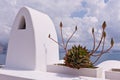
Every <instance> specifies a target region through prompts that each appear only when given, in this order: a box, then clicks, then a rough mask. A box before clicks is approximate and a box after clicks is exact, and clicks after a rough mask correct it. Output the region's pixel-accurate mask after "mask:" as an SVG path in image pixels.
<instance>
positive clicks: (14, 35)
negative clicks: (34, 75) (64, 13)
mask: <svg viewBox="0 0 120 80" xmlns="http://www.w3.org/2000/svg"><path fill="white" fill-rule="evenodd" d="M49 34H51V35H52V37H53V38H54V39H55V40H56V41H57V34H56V30H55V27H54V24H53V22H52V20H51V19H50V18H49V17H48V16H47V15H45V14H43V13H41V12H38V11H36V10H33V9H31V8H28V7H23V8H21V9H20V11H19V12H18V14H17V16H16V19H15V21H14V24H13V27H12V31H11V34H10V40H9V44H8V53H7V60H6V68H9V69H21V70H41V71H46V65H47V64H53V63H56V62H57V61H58V60H59V52H58V49H59V48H58V45H57V44H56V43H54V42H53V41H51V40H50V39H49V38H48V35H49Z"/></svg>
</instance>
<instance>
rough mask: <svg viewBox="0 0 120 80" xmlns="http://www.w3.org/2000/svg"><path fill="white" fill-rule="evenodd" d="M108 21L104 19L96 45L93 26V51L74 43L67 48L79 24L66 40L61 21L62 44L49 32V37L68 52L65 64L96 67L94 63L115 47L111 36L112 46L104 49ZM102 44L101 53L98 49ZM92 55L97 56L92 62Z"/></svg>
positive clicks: (74, 66) (73, 66)
mask: <svg viewBox="0 0 120 80" xmlns="http://www.w3.org/2000/svg"><path fill="white" fill-rule="evenodd" d="M106 26H107V25H106V22H105V21H104V22H103V24H102V34H101V37H100V41H98V44H97V45H96V38H95V32H94V28H92V36H93V48H92V49H91V51H88V49H86V47H82V46H81V45H78V46H76V45H74V46H72V48H71V49H67V46H68V43H69V41H70V39H71V38H72V37H73V35H74V34H75V32H76V31H77V26H75V30H74V31H73V33H72V34H71V36H70V37H69V38H68V40H67V41H66V43H65V41H64V38H63V33H62V28H63V24H62V22H60V31H61V39H62V44H60V43H59V42H57V41H55V40H54V39H53V38H52V37H51V36H50V34H49V36H48V37H49V38H50V39H51V40H53V41H54V42H56V43H57V44H58V45H59V46H61V47H62V48H63V49H64V50H65V52H66V54H65V57H64V64H63V65H65V66H68V67H71V68H76V69H80V68H94V64H95V63H96V62H97V61H98V60H99V59H100V57H101V56H102V55H103V54H105V53H107V52H108V51H110V49H111V48H112V47H113V45H114V40H113V38H111V42H110V47H109V48H107V49H104V46H105V39H106V32H105V29H106ZM101 45H102V48H101V49H102V50H101V51H100V53H97V54H96V52H97V50H98V49H99V48H100V46H101ZM91 57H96V59H95V60H94V61H93V62H92V61H91V60H90V58H91Z"/></svg>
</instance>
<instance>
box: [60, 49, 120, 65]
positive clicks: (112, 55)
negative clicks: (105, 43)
mask: <svg viewBox="0 0 120 80" xmlns="http://www.w3.org/2000/svg"><path fill="white" fill-rule="evenodd" d="M59 55H60V59H63V58H64V56H65V51H64V50H62V49H61V50H60V54H59ZM91 60H92V61H94V60H95V58H94V57H92V58H91ZM107 60H118V61H120V51H119V50H115V51H111V52H109V53H105V54H104V55H102V56H101V58H100V59H99V60H98V62H97V63H96V65H97V64H99V63H101V62H103V61H107Z"/></svg>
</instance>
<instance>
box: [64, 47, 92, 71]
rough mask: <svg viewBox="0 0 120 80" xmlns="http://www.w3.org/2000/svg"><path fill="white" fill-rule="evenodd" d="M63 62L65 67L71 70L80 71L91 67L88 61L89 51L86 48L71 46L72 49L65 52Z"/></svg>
mask: <svg viewBox="0 0 120 80" xmlns="http://www.w3.org/2000/svg"><path fill="white" fill-rule="evenodd" d="M64 60H65V62H64V63H65V66H68V67H71V68H77V69H80V68H84V67H86V68H89V67H93V65H92V62H91V61H90V56H89V51H88V50H87V49H86V47H82V46H80V45H78V46H76V45H74V46H72V48H71V49H69V50H68V51H67V53H66V55H65V57H64Z"/></svg>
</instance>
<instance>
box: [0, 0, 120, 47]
mask: <svg viewBox="0 0 120 80" xmlns="http://www.w3.org/2000/svg"><path fill="white" fill-rule="evenodd" d="M119 4H120V1H119V0H117V1H115V0H105V1H104V0H92V1H91V0H69V1H68V0H11V1H9V0H0V28H1V29H0V35H2V34H5V35H4V36H6V38H4V37H3V36H1V38H0V41H1V40H2V39H3V38H4V39H8V38H7V37H8V36H9V35H8V34H9V31H10V28H11V26H12V23H13V21H14V18H15V15H16V14H17V12H18V10H19V9H20V8H21V7H22V6H29V7H32V8H34V9H37V10H39V11H42V12H44V13H46V14H48V15H49V16H50V17H51V18H52V20H53V22H54V24H55V26H56V29H57V32H59V22H60V21H62V22H63V24H64V26H65V28H66V29H67V31H68V33H66V34H65V35H64V36H65V38H66V36H68V35H70V33H71V32H72V31H73V29H74V26H76V25H77V26H78V32H77V33H76V34H75V36H74V37H73V39H72V41H78V42H80V43H81V44H87V45H89V43H88V41H89V42H90V41H91V40H92V36H91V27H95V29H98V35H99V34H100V31H99V29H100V28H101V24H102V22H103V21H104V20H105V21H106V22H107V25H108V27H107V33H109V35H107V36H108V39H110V37H112V36H114V38H115V41H116V42H117V43H120V40H119V39H118V38H119V35H118V34H120V31H119V30H120V27H119V25H120V10H119V9H120V6H119ZM82 11H85V13H84V15H83V13H81V12H82ZM74 13H75V14H81V15H83V17H81V16H80V15H77V16H76V15H75V16H74ZM66 29H65V30H66ZM67 31H66V32H67ZM58 35H60V34H59V33H58Z"/></svg>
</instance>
